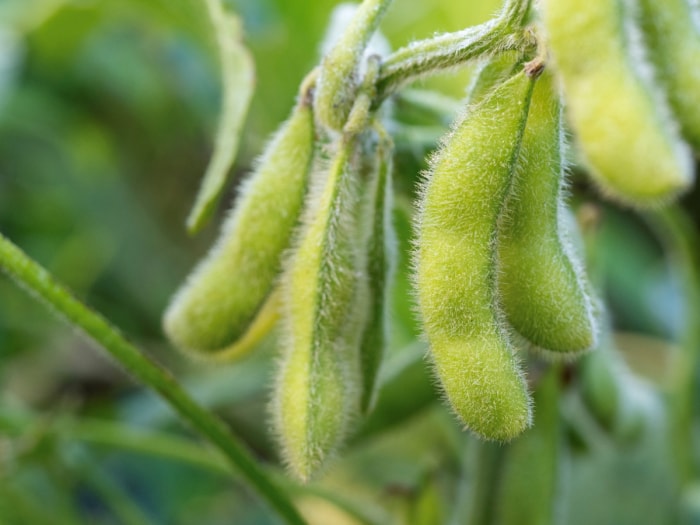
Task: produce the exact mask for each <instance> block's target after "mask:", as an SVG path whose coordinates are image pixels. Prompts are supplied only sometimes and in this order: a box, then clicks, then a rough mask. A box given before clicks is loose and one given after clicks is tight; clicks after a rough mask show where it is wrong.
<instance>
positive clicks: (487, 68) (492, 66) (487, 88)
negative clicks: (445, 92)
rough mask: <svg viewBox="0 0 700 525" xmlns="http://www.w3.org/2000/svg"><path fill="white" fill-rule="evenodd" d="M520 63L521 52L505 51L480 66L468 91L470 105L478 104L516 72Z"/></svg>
mask: <svg viewBox="0 0 700 525" xmlns="http://www.w3.org/2000/svg"><path fill="white" fill-rule="evenodd" d="M519 61H520V52H519V51H503V52H502V53H499V54H498V55H496V56H495V57H492V58H490V59H488V60H486V61H484V62H482V63H481V64H480V65H479V68H478V70H477V71H476V72H475V74H474V77H473V80H472V82H471V84H470V86H469V88H468V90H467V101H468V103H469V104H472V105H473V104H478V103H479V102H481V101H482V100H483V99H484V98H485V97H487V96H488V94H489V93H490V92H491V91H492V90H493V89H494V88H495V87H496V86H497V85H498V84H501V83H502V82H504V81H506V80H507V79H508V78H509V77H510V76H512V74H513V73H514V72H515V70H516V68H517V66H518V62H519Z"/></svg>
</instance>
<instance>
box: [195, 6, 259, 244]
mask: <svg viewBox="0 0 700 525" xmlns="http://www.w3.org/2000/svg"><path fill="white" fill-rule="evenodd" d="M206 6H207V12H208V15H209V19H210V21H211V25H212V27H213V29H214V32H215V34H216V40H217V44H218V47H219V60H220V62H221V77H222V82H223V95H222V97H223V101H222V111H221V117H220V119H219V126H218V130H217V133H216V140H215V144H214V152H213V154H212V157H211V160H210V161H209V165H208V166H207V170H206V172H205V174H204V180H203V181H202V185H201V186H200V189H199V193H198V194H197V199H196V200H195V203H194V206H193V207H192V211H191V212H190V215H189V217H188V218H187V230H188V231H189V232H190V233H191V234H195V233H197V232H198V231H200V230H201V229H202V227H204V226H205V225H206V223H207V222H208V220H209V219H210V217H211V215H212V213H213V212H214V210H215V208H216V205H217V203H218V201H219V198H220V197H221V194H222V192H223V189H224V185H225V184H226V179H227V176H228V172H229V171H230V169H231V166H232V165H233V162H234V160H235V158H236V152H237V151H238V142H239V138H240V134H241V129H242V128H243V122H244V120H245V116H246V114H247V112H248V106H249V105H250V100H251V98H252V96H253V87H254V85H255V66H254V63H253V58H252V56H251V55H250V53H249V51H248V50H247V49H246V47H245V46H244V45H243V43H242V33H243V28H242V25H241V21H240V19H239V18H238V17H237V16H236V15H234V14H232V13H229V12H226V11H225V10H224V8H223V5H222V3H221V0H206Z"/></svg>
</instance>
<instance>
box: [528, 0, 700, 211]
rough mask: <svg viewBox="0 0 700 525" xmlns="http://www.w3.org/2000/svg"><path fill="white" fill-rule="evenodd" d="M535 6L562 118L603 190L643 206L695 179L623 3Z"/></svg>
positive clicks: (562, 1) (576, 0) (572, 1)
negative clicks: (559, 87) (563, 108)
mask: <svg viewBox="0 0 700 525" xmlns="http://www.w3.org/2000/svg"><path fill="white" fill-rule="evenodd" d="M540 5H541V7H542V11H543V21H544V26H545V29H546V32H547V35H548V45H549V49H550V50H551V53H552V55H553V58H554V61H555V65H556V67H557V70H558V73H559V76H560V78H561V81H562V84H563V87H564V94H565V98H566V103H567V110H568V117H569V119H570V121H571V124H572V126H573V129H574V132H575V136H576V138H577V142H578V146H579V148H580V150H581V152H582V154H583V157H584V159H583V160H584V161H585V163H586V164H587V165H588V168H589V170H590V173H591V175H592V176H593V178H594V180H595V181H597V183H598V184H599V185H600V187H601V189H602V190H603V192H604V193H607V194H609V195H610V196H612V197H615V198H618V199H619V200H620V201H623V202H626V203H629V204H633V205H637V206H648V205H653V204H657V203H659V202H660V201H663V200H668V199H669V198H671V197H673V196H675V195H676V194H678V193H679V192H681V191H683V190H685V189H687V188H688V187H689V186H690V184H691V183H692V180H693V166H692V158H691V154H690V150H689V148H688V146H687V145H686V144H685V143H684V142H683V141H682V140H681V138H680V135H679V131H678V129H677V124H676V123H675V122H674V121H673V120H672V118H671V112H670V108H668V107H667V104H666V102H665V100H664V99H663V96H662V94H661V93H659V92H658V91H657V89H656V88H655V86H654V83H653V79H651V78H650V71H649V67H648V65H647V64H646V63H645V57H644V56H643V55H644V53H643V50H642V49H641V46H640V45H639V42H638V40H639V36H638V35H637V33H638V32H639V28H638V27H636V26H635V25H634V20H633V17H632V16H630V13H629V12H628V9H629V2H627V1H626V0H542V2H541V4H540Z"/></svg>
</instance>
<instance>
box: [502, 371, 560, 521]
mask: <svg viewBox="0 0 700 525" xmlns="http://www.w3.org/2000/svg"><path fill="white" fill-rule="evenodd" d="M559 391H560V387H559V368H558V367H557V366H554V367H551V368H550V369H549V370H547V371H545V372H544V375H543V377H542V378H541V380H540V382H539V384H538V385H537V388H536V390H535V393H534V395H533V397H534V399H535V407H536V411H535V417H534V423H533V425H532V428H531V429H529V430H527V431H526V432H525V433H524V434H523V435H522V436H521V437H519V438H518V439H517V440H515V441H513V443H511V444H509V445H508V446H507V448H506V450H505V457H504V458H503V461H502V468H501V472H500V476H499V485H498V491H497V494H498V495H497V499H496V501H501V502H504V503H507V504H503V505H497V506H496V508H495V519H494V521H493V523H495V524H496V525H544V524H547V523H556V522H557V520H556V519H555V515H556V512H555V510H556V509H555V502H557V501H558V499H559V498H558V497H557V496H558V490H557V489H558V487H559V486H560V485H561V484H560V478H561V461H560V460H561V453H562V452H563V451H564V447H563V443H562V432H561V423H560V417H559Z"/></svg>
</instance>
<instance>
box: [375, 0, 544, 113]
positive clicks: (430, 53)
mask: <svg viewBox="0 0 700 525" xmlns="http://www.w3.org/2000/svg"><path fill="white" fill-rule="evenodd" d="M530 1H531V0H508V1H507V3H506V5H505V6H504V8H503V10H502V11H501V14H500V15H499V16H498V17H497V18H494V19H492V20H489V21H488V22H485V23H483V24H481V25H478V26H475V27H470V28H467V29H463V30H461V31H457V32H455V33H444V34H441V35H437V36H435V37H433V38H428V39H425V40H419V41H417V42H412V43H411V44H409V45H408V46H406V47H402V48H400V49H398V50H397V51H396V52H394V53H393V54H391V55H390V56H389V57H387V59H386V60H385V61H384V62H383V63H382V67H381V71H380V74H379V79H378V81H377V99H376V104H377V105H378V104H379V103H381V101H383V100H384V99H385V98H386V97H388V96H389V95H391V94H392V93H393V92H394V91H396V89H398V88H399V87H400V86H401V85H402V84H405V83H406V82H409V81H411V80H415V79H416V78H418V77H421V76H424V75H427V74H430V73H434V72H436V71H439V70H442V69H449V68H452V67H455V66H458V65H461V64H463V63H464V62H466V61H468V60H472V59H474V58H479V57H483V56H485V55H488V54H491V53H494V52H496V51H503V50H507V49H516V48H520V47H523V46H524V45H527V44H528V41H529V39H528V38H527V37H526V34H525V33H524V32H523V31H522V25H523V23H524V21H525V18H526V16H527V13H528V11H529V9H530Z"/></svg>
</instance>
